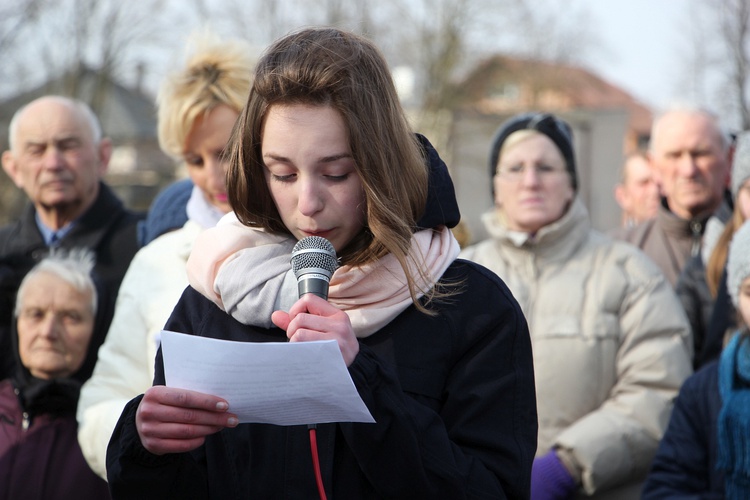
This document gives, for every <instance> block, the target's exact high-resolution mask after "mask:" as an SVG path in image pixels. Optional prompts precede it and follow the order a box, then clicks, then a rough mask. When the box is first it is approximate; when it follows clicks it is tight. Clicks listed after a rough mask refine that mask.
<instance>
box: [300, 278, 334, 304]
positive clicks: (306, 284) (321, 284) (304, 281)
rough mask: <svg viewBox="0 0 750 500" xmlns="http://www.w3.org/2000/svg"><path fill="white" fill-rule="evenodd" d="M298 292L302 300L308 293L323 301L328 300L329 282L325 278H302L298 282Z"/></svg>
mask: <svg viewBox="0 0 750 500" xmlns="http://www.w3.org/2000/svg"><path fill="white" fill-rule="evenodd" d="M297 291H298V292H299V296H300V298H301V297H302V296H303V295H304V294H306V293H312V294H313V295H317V296H318V297H320V298H322V299H323V300H328V280H327V279H325V276H316V275H308V276H302V277H301V278H300V279H299V280H298V281H297Z"/></svg>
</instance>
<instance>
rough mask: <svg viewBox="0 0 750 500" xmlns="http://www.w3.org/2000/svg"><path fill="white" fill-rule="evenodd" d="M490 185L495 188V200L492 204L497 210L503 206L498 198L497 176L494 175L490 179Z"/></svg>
mask: <svg viewBox="0 0 750 500" xmlns="http://www.w3.org/2000/svg"><path fill="white" fill-rule="evenodd" d="M492 185H493V187H494V188H495V199H494V200H492V202H493V203H494V204H495V206H496V207H497V208H500V207H502V206H503V203H502V198H501V197H500V180H499V176H497V175H495V176H494V177H492Z"/></svg>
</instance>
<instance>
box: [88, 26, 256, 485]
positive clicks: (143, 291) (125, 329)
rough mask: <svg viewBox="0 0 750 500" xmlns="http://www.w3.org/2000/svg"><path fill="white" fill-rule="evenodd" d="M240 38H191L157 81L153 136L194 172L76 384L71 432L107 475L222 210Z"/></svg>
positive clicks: (127, 281)
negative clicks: (181, 61) (196, 251)
mask: <svg viewBox="0 0 750 500" xmlns="http://www.w3.org/2000/svg"><path fill="white" fill-rule="evenodd" d="M250 53H251V52H250V50H249V47H248V46H247V45H246V44H244V43H242V42H239V41H220V40H216V39H211V38H200V39H198V41H197V45H196V47H195V49H194V52H193V53H192V55H191V56H190V57H189V59H188V61H187V64H186V65H185V66H184V67H183V68H181V69H180V70H178V71H177V72H175V73H173V74H171V75H170V76H169V77H168V78H167V79H166V80H165V81H164V83H163V85H162V87H161V89H160V92H159V95H158V99H157V104H158V108H159V116H158V118H159V123H158V125H159V128H158V130H159V144H160V145H161V147H162V149H163V150H164V151H165V152H166V153H168V154H170V155H171V156H172V157H174V158H175V159H177V160H179V161H182V162H184V164H185V165H186V167H187V172H188V175H189V176H190V179H191V180H192V182H193V185H194V187H193V191H192V194H191V196H190V198H189V199H188V202H187V215H188V221H187V222H186V223H185V225H184V226H183V227H182V228H180V229H177V230H175V231H171V232H168V233H166V234H164V235H162V236H160V237H158V238H156V239H155V240H153V241H152V242H151V243H149V244H148V245H147V246H145V247H144V248H143V249H141V250H140V251H139V252H138V253H137V254H136V256H135V258H134V259H133V262H132V263H131V265H130V268H129V269H128V272H127V274H126V275H125V278H124V280H123V284H122V286H121V288H120V293H119V295H118V297H117V303H116V306H115V315H114V319H113V320H112V325H111V327H110V329H109V332H108V334H107V338H106V340H105V342H104V344H103V345H102V347H101V349H100V350H99V359H98V361H97V364H96V367H95V369H94V373H93V375H92V377H91V379H90V380H89V381H88V383H86V385H85V386H84V387H83V389H82V390H81V400H80V403H79V405H78V415H77V418H78V422H79V432H78V438H79V441H80V443H81V448H82V449H83V452H84V455H85V457H86V460H88V462H89V465H91V468H92V469H94V470H95V471H96V472H97V473H98V474H99V475H100V476H102V477H104V478H106V468H105V459H106V452H107V443H108V442H109V438H110V435H111V434H112V430H113V429H114V427H115V423H116V422H117V418H118V417H119V416H120V412H121V411H122V409H123V407H124V406H125V404H126V403H127V402H128V401H129V400H130V399H131V398H133V397H134V396H136V395H138V394H140V393H142V392H143V391H145V390H146V389H147V388H148V387H150V386H151V382H152V381H153V378H154V357H155V355H156V349H157V347H158V336H159V332H160V331H161V329H162V328H163V327H164V323H165V322H166V320H167V318H169V314H170V313H171V312H172V309H173V307H174V305H175V304H176V303H177V300H178V299H179V298H180V295H181V294H182V292H183V290H184V289H185V287H186V286H187V284H188V282H187V276H186V274H185V263H186V262H187V259H188V256H189V255H190V251H191V249H192V247H193V243H194V241H195V238H196V237H197V236H198V234H200V233H201V231H203V230H204V229H206V228H208V227H212V226H214V225H215V224H216V222H217V221H218V220H219V218H220V217H221V216H223V215H224V214H225V213H226V212H228V211H229V210H230V207H229V202H228V200H227V188H226V180H225V178H226V168H227V161H226V156H225V147H226V144H227V141H228V139H229V136H230V134H231V132H232V127H233V126H234V123H235V121H236V120H237V117H238V116H239V112H240V110H241V109H242V106H243V104H244V102H245V99H246V98H247V93H248V91H249V89H250V82H251V79H252V66H253V60H252V58H251V56H250Z"/></svg>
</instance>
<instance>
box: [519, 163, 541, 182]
mask: <svg viewBox="0 0 750 500" xmlns="http://www.w3.org/2000/svg"><path fill="white" fill-rule="evenodd" d="M521 185H522V186H526V187H533V186H537V185H539V170H538V169H537V168H536V166H534V165H524V168H523V171H522V172H521Z"/></svg>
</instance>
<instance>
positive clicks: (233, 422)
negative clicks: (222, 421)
mask: <svg viewBox="0 0 750 500" xmlns="http://www.w3.org/2000/svg"><path fill="white" fill-rule="evenodd" d="M239 423H240V420H239V419H238V418H237V417H229V419H227V425H228V426H229V427H237V424H239Z"/></svg>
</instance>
